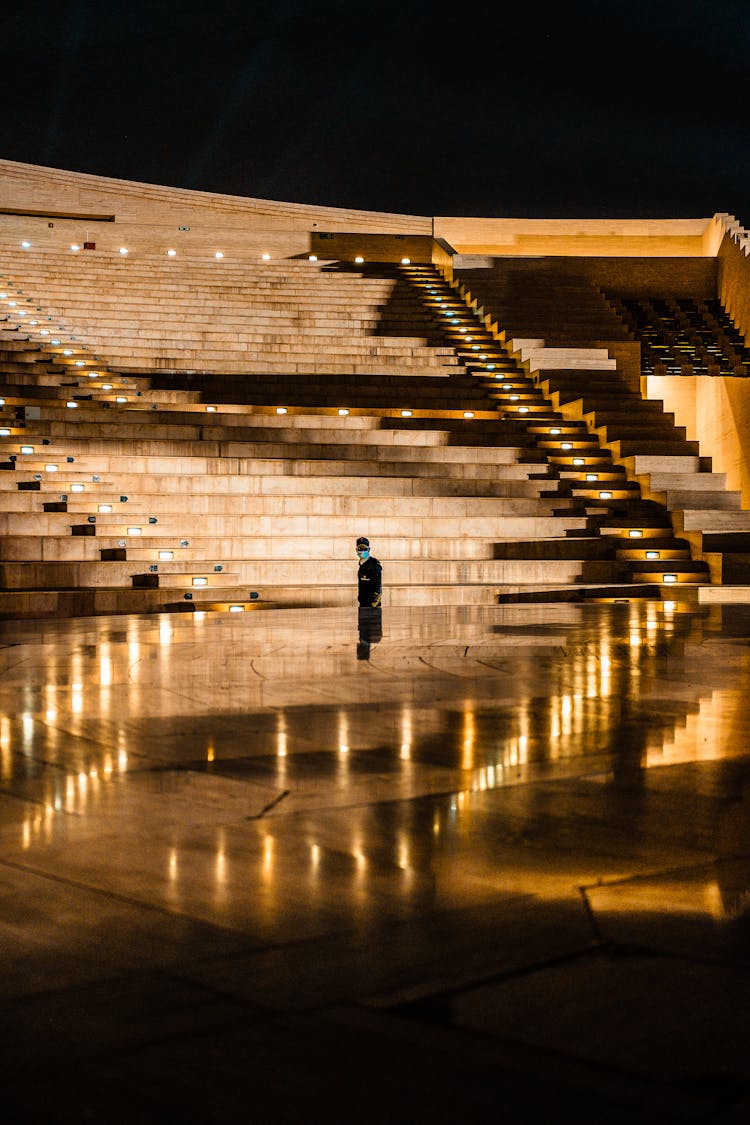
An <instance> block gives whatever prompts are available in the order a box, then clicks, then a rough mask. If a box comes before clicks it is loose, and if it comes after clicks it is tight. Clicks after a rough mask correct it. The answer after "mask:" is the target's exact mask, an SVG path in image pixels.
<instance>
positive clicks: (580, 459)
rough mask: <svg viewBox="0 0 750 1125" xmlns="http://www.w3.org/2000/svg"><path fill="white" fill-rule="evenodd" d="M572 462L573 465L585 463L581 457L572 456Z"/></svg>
mask: <svg viewBox="0 0 750 1125" xmlns="http://www.w3.org/2000/svg"><path fill="white" fill-rule="evenodd" d="M573 464H574V465H585V464H586V462H585V460H584V459H583V457H574V458H573Z"/></svg>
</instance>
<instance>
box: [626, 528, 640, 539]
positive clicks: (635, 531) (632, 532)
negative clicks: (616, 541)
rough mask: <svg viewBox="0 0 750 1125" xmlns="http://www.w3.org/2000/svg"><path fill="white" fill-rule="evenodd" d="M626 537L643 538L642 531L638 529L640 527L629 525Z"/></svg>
mask: <svg viewBox="0 0 750 1125" xmlns="http://www.w3.org/2000/svg"><path fill="white" fill-rule="evenodd" d="M628 538H629V539H643V532H642V531H641V530H640V528H635V527H631V529H630V531H629V532H628Z"/></svg>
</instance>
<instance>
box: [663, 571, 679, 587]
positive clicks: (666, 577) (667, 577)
mask: <svg viewBox="0 0 750 1125" xmlns="http://www.w3.org/2000/svg"><path fill="white" fill-rule="evenodd" d="M662 581H664V582H666V584H667V586H672V585H674V583H675V582H676V581H677V575H676V574H663V575H662Z"/></svg>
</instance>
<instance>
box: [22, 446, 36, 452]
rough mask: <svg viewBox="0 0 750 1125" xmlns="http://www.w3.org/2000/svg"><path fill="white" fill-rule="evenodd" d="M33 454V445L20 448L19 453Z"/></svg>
mask: <svg viewBox="0 0 750 1125" xmlns="http://www.w3.org/2000/svg"><path fill="white" fill-rule="evenodd" d="M33 452H34V446H33V445H22V446H21V453H33Z"/></svg>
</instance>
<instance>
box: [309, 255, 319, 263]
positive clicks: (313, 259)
mask: <svg viewBox="0 0 750 1125" xmlns="http://www.w3.org/2000/svg"><path fill="white" fill-rule="evenodd" d="M307 260H308V262H317V260H318V255H317V254H308V255H307Z"/></svg>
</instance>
